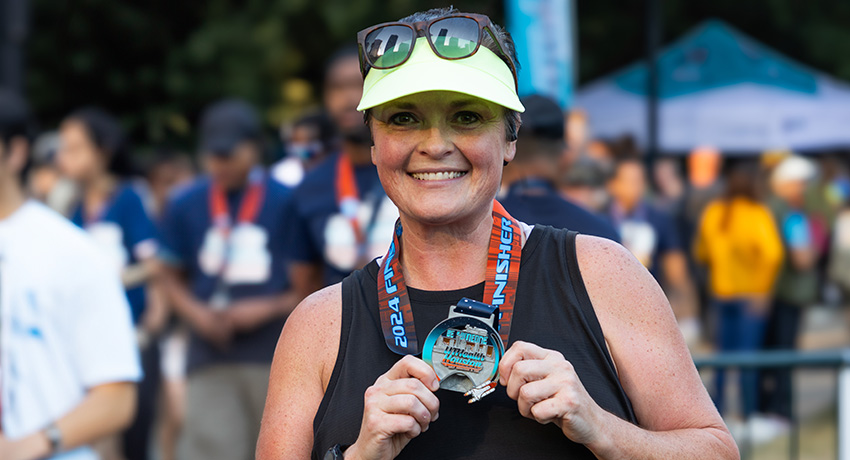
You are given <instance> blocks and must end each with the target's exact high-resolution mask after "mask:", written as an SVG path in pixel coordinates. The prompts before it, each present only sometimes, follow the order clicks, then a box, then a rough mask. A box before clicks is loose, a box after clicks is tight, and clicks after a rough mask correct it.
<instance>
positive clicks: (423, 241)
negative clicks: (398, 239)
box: [400, 207, 493, 291]
mask: <svg viewBox="0 0 850 460" xmlns="http://www.w3.org/2000/svg"><path fill="white" fill-rule="evenodd" d="M401 222H402V225H403V227H404V233H402V240H403V243H402V254H401V256H400V260H401V261H402V268H403V270H404V278H405V282H406V283H407V285H408V286H412V287H415V288H419V289H427V290H439V291H446V290H454V289H462V288H466V287H469V286H473V285H475V284H478V283H480V282H481V281H483V280H484V275H485V273H486V269H487V252H488V249H489V244H490V233H491V229H492V226H493V219H492V210H491V208H489V207H488V208H487V210H486V214H485V213H481V214H479V215H477V216H476V217H475V218H472V219H468V220H467V221H465V222H463V223H458V224H453V225H448V226H446V225H439V226H435V225H428V224H423V223H421V222H416V221H414V220H413V219H409V218H406V217H405V216H404V215H402V217H401Z"/></svg>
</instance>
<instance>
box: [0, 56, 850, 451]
mask: <svg viewBox="0 0 850 460" xmlns="http://www.w3.org/2000/svg"><path fill="white" fill-rule="evenodd" d="M361 91H362V80H361V76H360V69H359V62H358V58H357V51H356V49H348V48H346V49H342V50H340V51H339V52H338V53H337V54H335V55H334V56H332V57H331V58H330V60H329V62H328V64H327V67H326V75H325V80H324V82H323V106H322V107H321V108H320V109H317V110H316V111H314V112H309V113H305V114H303V116H301V117H300V118H298V119H296V120H295V121H293V122H289V123H286V124H285V125H284V126H282V127H280V129H279V130H277V131H276V132H277V134H278V137H279V139H275V140H274V142H270V140H269V139H268V137H269V136H267V135H266V129H265V127H264V125H263V123H262V121H261V118H260V117H259V115H258V113H257V112H256V110H255V109H254V108H253V107H251V106H250V105H249V104H247V103H246V102H244V101H241V100H237V99H225V100H221V101H217V102H214V103H212V104H210V106H209V107H208V108H207V110H206V111H205V112H204V114H203V116H202V117H201V120H200V121H199V123H198V126H197V130H196V132H197V152H198V154H197V155H189V154H186V153H185V152H178V151H172V150H167V149H165V150H162V151H159V152H157V153H156V155H153V156H149V157H147V158H146V161H144V162H142V163H143V164H138V163H139V162H137V161H135V160H136V157H135V156H134V155H133V150H132V148H131V143H130V142H129V141H130V139H127V137H126V136H125V133H124V130H123V129H122V127H121V124H120V123H119V122H118V121H117V120H116V119H115V118H114V117H113V116H112V115H110V114H109V113H108V112H107V111H106V110H104V109H103V108H91V107H90V108H81V109H78V110H75V111H73V112H71V113H70V114H69V115H68V116H67V117H66V118H65V119H64V120H63V121H62V123H61V124H60V125H59V126H58V127H56V129H55V131H49V132H42V133H39V134H38V135H37V136H32V137H31V139H32V140H33V142H32V143H31V149H30V150H31V154H30V159H31V164H30V166H29V168H28V171H27V173H26V176H25V177H26V179H25V181H24V187H25V188H26V191H27V194H28V195H29V196H30V197H31V198H32V199H34V200H39V201H41V202H43V203H45V204H46V205H47V206H49V207H51V208H53V209H54V210H56V211H57V212H59V213H61V214H63V215H64V216H66V217H67V218H68V219H69V220H70V221H71V222H72V223H73V224H74V225H76V226H78V227H80V228H81V229H83V230H84V231H85V232H87V233H88V234H89V236H90V237H91V238H92V239H93V240H94V241H95V242H96V243H97V245H98V246H100V247H101V248H102V250H103V253H104V254H105V257H107V258H108V259H109V260H110V261H111V262H113V265H114V267H115V269H116V270H118V272H119V273H120V277H121V281H122V283H123V286H124V290H125V294H126V298H127V304H128V306H129V309H130V311H129V314H130V318H131V320H132V324H133V326H134V328H135V341H136V344H137V345H138V348H139V350H140V362H141V367H142V369H143V377H142V378H141V381H140V382H139V384H138V395H137V411H136V415H135V420H134V422H133V423H132V425H131V426H130V427H129V428H127V429H126V430H124V432H123V433H122V434H121V435H120V436H116V437H113V438H112V439H109V440H107V441H102V442H100V443H99V444H98V446H97V449H98V450H99V451H100V453H101V454H102V455H103V456H104V458H107V459H118V458H126V459H140V460H142V459H143V460H147V459H149V458H159V459H162V460H171V459H175V458H181V459H195V458H197V459H202V458H204V459H206V458H230V459H236V458H253V446H254V442H255V440H256V436H257V432H258V430H259V423H260V417H261V415H262V411H263V405H264V398H265V393H266V387H267V384H268V375H269V366H270V364H271V360H272V356H273V353H274V349H275V344H276V341H277V338H278V336H279V334H280V331H281V329H282V327H283V324H284V322H285V319H286V317H287V315H288V314H289V313H290V312H291V311H292V309H293V308H294V307H295V306H296V305H297V304H298V302H300V300H302V299H303V298H304V297H306V296H308V295H310V294H311V293H312V292H314V291H316V290H318V289H320V288H322V287H323V286H327V285H329V284H333V283H337V282H339V281H341V280H342V278H344V277H345V276H347V275H348V274H349V273H351V271H352V270H355V269H357V268H360V267H362V266H363V265H365V264H366V263H368V262H369V261H371V260H372V259H373V258H375V257H377V256H381V255H383V254H384V252H385V251H386V248H387V246H388V245H389V243H390V241H391V237H392V228H393V224H394V222H395V219H396V218H397V216H398V211H397V209H396V208H395V206H394V205H393V203H392V201H390V200H389V198H388V197H387V196H386V195H385V194H384V192H383V190H382V188H381V184H380V182H379V180H378V174H377V171H376V169H375V167H374V166H373V165H372V163H371V156H370V155H371V152H370V146H371V138H370V133H369V131H368V129H367V128H366V126H365V125H364V123H363V116H362V114H361V113H359V112H357V111H356V106H357V104H358V102H359V100H360V95H361ZM523 102H524V104H525V105H526V107H527V112H526V113H525V114H523V124H522V127H521V128H520V131H519V139H518V140H517V157H516V159H515V160H514V161H513V162H511V163H510V164H509V165H507V166H506V167H505V173H504V178H503V187H502V193H501V194H500V200H501V201H502V202H503V204H504V205H505V207H506V209H507V210H508V211H509V212H510V213H512V214H513V215H514V216H516V217H517V218H519V219H520V220H523V221H525V222H527V223H528V224H538V225H553V226H561V227H566V228H570V229H574V230H577V231H580V232H582V233H589V234H593V235H597V236H600V237H604V238H610V239H613V240H616V241H619V242H621V243H622V244H623V245H624V246H625V247H626V248H628V249H629V250H630V251H631V252H632V253H633V254H634V256H635V257H636V258H637V259H638V260H639V261H640V262H641V263H642V264H643V265H644V266H645V267H646V268H647V270H649V272H650V273H651V274H652V275H653V276H654V277H655V278H656V279H657V280H658V282H659V284H660V285H661V286H662V287H663V288H664V290H665V292H666V293H667V295H668V298H669V300H670V303H671V305H672V308H673V311H674V314H675V315H676V318H677V320H678V321H679V325H680V328H681V330H682V333H683V337H684V340H685V341H686V343H687V344H688V345H689V346H690V347H691V349H701V350H705V349H713V350H716V351H747V350H749V351H754V350H762V349H794V348H795V346H796V344H797V342H798V337H799V335H800V332H801V330H800V327H801V324H802V316H801V315H802V314H803V313H804V311H805V309H806V308H808V307H811V306H814V305H819V304H835V305H838V304H840V303H841V302H842V299H848V298H850V297H848V295H850V164H848V161H847V158H846V157H840V156H838V155H831V154H829V155H806V156H803V155H799V154H795V153H793V152H787V151H768V152H764V153H763V154H760V155H752V156H738V157H730V156H727V155H724V153H723V152H719V151H717V150H714V149H712V148H711V147H702V148H698V149H695V150H694V151H693V152H688V153H684V154H682V155H676V156H660V157H649V156H647V155H646V154H645V153H644V152H641V151H640V149H639V147H638V146H637V145H635V143H634V142H633V141H632V140H631V139H630V138H628V137H623V138H620V139H597V138H595V137H594V136H593V133H592V126H593V120H588V119H586V117H585V116H584V115H583V114H582V112H581V111H580V110H574V111H570V112H568V113H566V114H565V113H564V112H562V111H561V109H560V107H559V106H558V105H557V104H556V103H555V102H554V101H551V100H549V99H547V98H545V97H542V96H531V97H528V98H525V99H524V100H523ZM3 111H4V106H3V105H0V112H3ZM0 118H3V117H0ZM271 143H275V144H280V145H282V146H283V148H282V149H272V148H270V147H269V145H270V144H271ZM277 150H282V151H283V152H285V154H284V155H282V156H280V157H279V158H270V155H269V152H271V151H277ZM269 160H271V161H269ZM140 166H141V168H140ZM104 327H109V326H108V325H107V326H104ZM316 327H317V331H316V333H321V325H317V326H316ZM739 385H740V388H741V396H742V398H741V403H740V407H741V409H740V412H741V416H742V418H743V419H752V418H753V417H761V418H762V419H765V420H770V421H771V423H775V424H777V425H781V424H783V423H787V419H788V418H789V417H790V406H789V401H790V397H789V395H790V391H791V386H790V385H791V382H790V374H789V373H788V372H787V371H775V372H762V373H759V374H757V373H756V372H755V371H747V372H742V373H740V383H739ZM724 386H725V378H724V375H723V373H722V372H720V373H718V375H717V376H716V379H715V385H714V388H713V389H712V390H713V395H714V397H715V398H716V399H715V401H716V404H717V405H718V407H719V408H720V409H721V411H724V410H725V407H724V401H725V399H726V398H725V396H724V391H723V389H724ZM765 423H767V422H765ZM0 431H2V430H0ZM7 431H8V430H7ZM222 446H224V447H222ZM222 450H225V451H224V452H222Z"/></svg>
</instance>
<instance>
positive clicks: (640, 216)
mask: <svg viewBox="0 0 850 460" xmlns="http://www.w3.org/2000/svg"><path fill="white" fill-rule="evenodd" d="M608 215H609V216H610V217H611V220H612V222H614V225H615V226H616V228H617V230H618V231H619V232H620V236H621V237H622V238H623V246H625V247H626V248H628V249H629V250H630V251H631V252H632V253H633V254H634V255H635V257H637V259H638V260H639V261H640V262H641V263H642V264H643V265H644V266H645V267H646V268H648V269H649V272H650V273H652V276H654V277H655V279H657V280H660V276H661V275H662V273H661V257H663V256H664V255H665V254H667V253H669V252H671V251H684V250H685V248H684V246H683V245H682V240H681V238H679V232H678V231H677V228H676V224H675V222H674V220H673V217H672V216H671V215H670V214H668V213H667V212H665V211H663V210H661V209H658V208H656V207H655V206H653V205H652V204H650V203H649V202H648V201H643V202H641V203H639V204H638V205H637V206H636V207H635V209H633V210H632V211H631V212H628V213H626V212H624V211H622V210H621V209H619V208H618V207H617V206H616V204H614V203H612V204H611V205H609V206H608Z"/></svg>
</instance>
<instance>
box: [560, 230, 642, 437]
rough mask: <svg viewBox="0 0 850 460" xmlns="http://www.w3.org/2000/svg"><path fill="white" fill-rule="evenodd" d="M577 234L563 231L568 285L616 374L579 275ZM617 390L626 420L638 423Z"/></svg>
mask: <svg viewBox="0 0 850 460" xmlns="http://www.w3.org/2000/svg"><path fill="white" fill-rule="evenodd" d="M578 235H579V233H578V232H576V231H572V230H570V231H568V232H565V236H564V240H565V241H564V243H565V245H566V247H565V250H566V259H567V267H568V271H569V276H570V285H571V286H572V288H573V293H574V294H575V296H576V300H577V304H578V308H579V310H580V311H581V317H582V318H583V319H584V321H585V322H586V323H587V324H586V326H587V329H588V330H589V331H590V334H591V335H592V336H593V339H594V340H595V341H596V343H597V344H598V346H599V347H601V348H602V350H603V351H604V352H603V353H602V356H604V357H605V362H606V365H607V366H608V368H609V370H610V372H611V373H612V374H613V375H615V376H618V372H617V367H616V366H615V365H614V359H613V358H612V357H611V350H609V349H608V343H607V342H606V341H605V334H603V333H602V326H601V325H600V324H599V318H598V317H597V316H596V310H594V308H593V303H591V301H590V295H589V294H588V293H587V287H586V286H585V284H584V278H582V276H581V269H580V267H579V264H578V251H577V250H576V239H577V237H578ZM618 380H619V379H618ZM617 390H618V391H619V393H620V397H621V398H622V399H623V401H624V402H625V404H624V406H625V407H624V408H625V410H626V412H627V414H628V417H627V420H629V421H632V422H634V423H638V420H637V416H636V415H635V412H634V407H633V406H632V404H631V401H630V400H629V397H628V396H627V395H626V392H625V390H624V389H623V387H622V385H620V384H619V382H618V385H617Z"/></svg>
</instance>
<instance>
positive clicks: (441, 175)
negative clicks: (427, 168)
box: [410, 171, 466, 181]
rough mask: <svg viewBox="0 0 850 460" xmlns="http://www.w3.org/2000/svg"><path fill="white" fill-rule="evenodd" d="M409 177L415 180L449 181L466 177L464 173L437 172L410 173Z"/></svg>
mask: <svg viewBox="0 0 850 460" xmlns="http://www.w3.org/2000/svg"><path fill="white" fill-rule="evenodd" d="M410 175H411V177H413V178H414V179H416V180H425V181H428V180H449V179H457V178H458V177H463V176H465V175H466V171H439V172H422V173H411V174H410Z"/></svg>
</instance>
